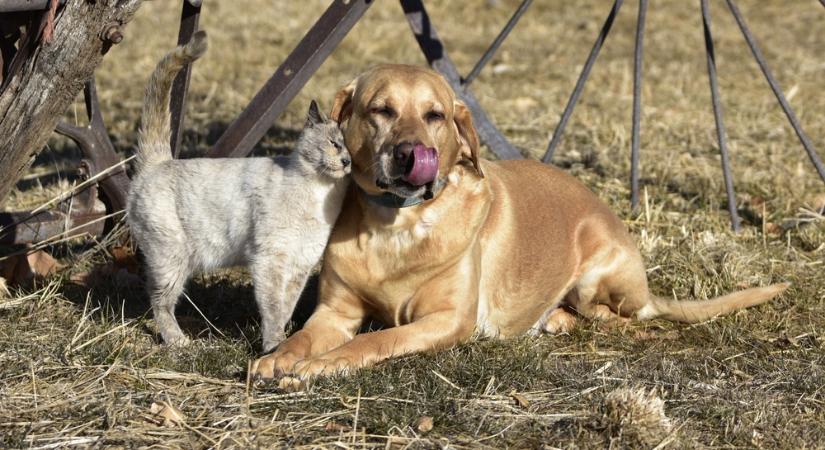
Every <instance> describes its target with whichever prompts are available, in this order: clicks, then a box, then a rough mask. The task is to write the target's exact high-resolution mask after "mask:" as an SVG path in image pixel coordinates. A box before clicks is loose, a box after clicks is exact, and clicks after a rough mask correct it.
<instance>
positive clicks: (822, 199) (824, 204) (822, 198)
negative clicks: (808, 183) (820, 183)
mask: <svg viewBox="0 0 825 450" xmlns="http://www.w3.org/2000/svg"><path fill="white" fill-rule="evenodd" d="M809 203H810V204H811V206H813V207H814V210H816V211H819V212H820V214H822V213H825V193H821V194H814V195H812V196H811V198H810V200H809Z"/></svg>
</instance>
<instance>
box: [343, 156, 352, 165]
mask: <svg viewBox="0 0 825 450" xmlns="http://www.w3.org/2000/svg"><path fill="white" fill-rule="evenodd" d="M350 163H352V161H351V160H350V159H349V157H348V156H344V157H343V158H341V164H343V165H344V167H349V165H350Z"/></svg>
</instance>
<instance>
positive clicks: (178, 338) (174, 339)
mask: <svg viewBox="0 0 825 450" xmlns="http://www.w3.org/2000/svg"><path fill="white" fill-rule="evenodd" d="M191 342H192V341H191V340H190V339H189V338H188V337H186V335H185V334H183V333H181V334H175V335H172V336H169V337H166V336H164V337H163V343H164V344H166V345H168V346H170V347H186V346H187V345H189V344H190V343H191Z"/></svg>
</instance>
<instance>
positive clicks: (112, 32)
mask: <svg viewBox="0 0 825 450" xmlns="http://www.w3.org/2000/svg"><path fill="white" fill-rule="evenodd" d="M120 25H121V24H120V22H110V23H107V24H106V25H105V26H104V27H103V29H102V30H101V31H100V34H99V36H100V40H102V41H103V42H110V43H112V44H120V42H121V41H123V32H121V31H120Z"/></svg>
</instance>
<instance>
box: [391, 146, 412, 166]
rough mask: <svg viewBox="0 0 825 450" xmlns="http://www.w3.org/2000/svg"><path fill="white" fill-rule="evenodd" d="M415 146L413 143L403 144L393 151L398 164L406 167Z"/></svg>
mask: <svg viewBox="0 0 825 450" xmlns="http://www.w3.org/2000/svg"><path fill="white" fill-rule="evenodd" d="M414 148H415V145H414V144H413V143H412V142H402V143H400V144H398V145H396V146H395V148H394V149H393V157H394V158H395V162H397V163H398V164H402V165H406V164H407V161H409V160H410V156H412V153H413V149H414Z"/></svg>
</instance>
